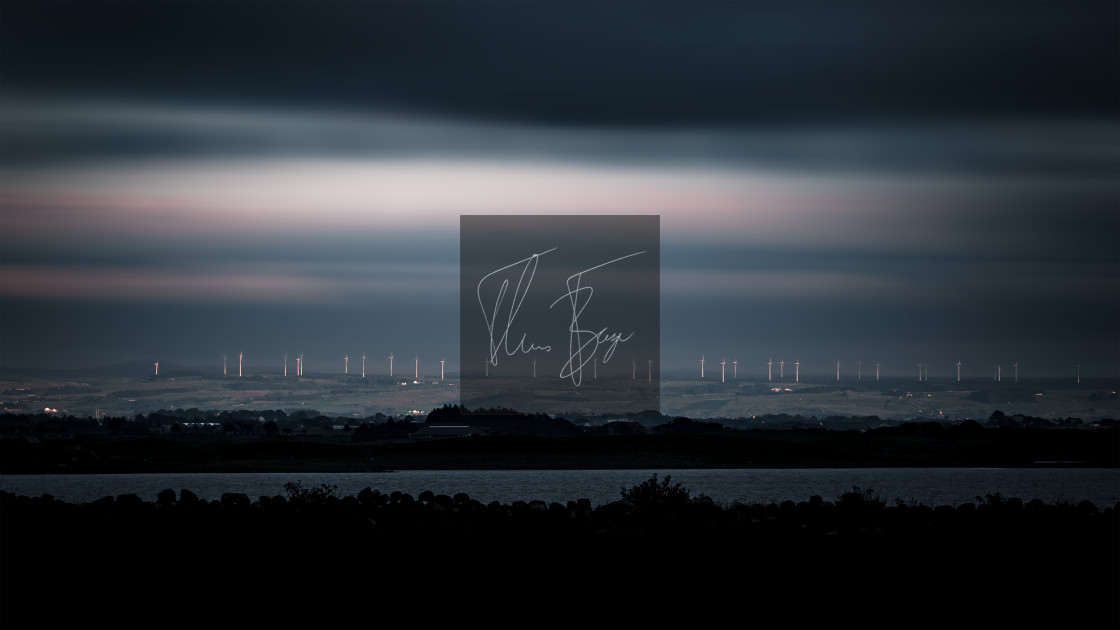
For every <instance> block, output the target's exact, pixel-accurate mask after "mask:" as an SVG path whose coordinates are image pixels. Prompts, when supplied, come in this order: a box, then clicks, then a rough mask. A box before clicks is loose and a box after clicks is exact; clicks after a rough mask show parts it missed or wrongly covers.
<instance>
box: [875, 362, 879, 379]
mask: <svg viewBox="0 0 1120 630" xmlns="http://www.w3.org/2000/svg"><path fill="white" fill-rule="evenodd" d="M875 380H879V364H878V363H876V364H875Z"/></svg>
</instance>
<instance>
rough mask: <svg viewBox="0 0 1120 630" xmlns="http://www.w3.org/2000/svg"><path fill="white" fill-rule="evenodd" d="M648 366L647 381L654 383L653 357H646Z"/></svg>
mask: <svg viewBox="0 0 1120 630" xmlns="http://www.w3.org/2000/svg"><path fill="white" fill-rule="evenodd" d="M646 367H647V368H648V369H649V373H648V374H646V382H647V383H652V382H653V359H646Z"/></svg>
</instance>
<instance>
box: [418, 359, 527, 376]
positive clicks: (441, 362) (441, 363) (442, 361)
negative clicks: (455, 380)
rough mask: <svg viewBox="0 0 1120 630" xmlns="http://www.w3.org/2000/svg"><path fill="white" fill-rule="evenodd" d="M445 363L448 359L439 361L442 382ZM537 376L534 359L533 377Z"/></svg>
mask: <svg viewBox="0 0 1120 630" xmlns="http://www.w3.org/2000/svg"><path fill="white" fill-rule="evenodd" d="M445 361H447V359H440V360H439V380H441V381H442V380H443V363H444V362H445ZM536 375H537V360H536V359H533V376H536Z"/></svg>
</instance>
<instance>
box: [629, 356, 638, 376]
mask: <svg viewBox="0 0 1120 630" xmlns="http://www.w3.org/2000/svg"><path fill="white" fill-rule="evenodd" d="M630 368H631V371H632V372H633V373H632V374H631V375H630V380H637V379H638V360H637V359H635V358H634V357H633V356H631V357H630Z"/></svg>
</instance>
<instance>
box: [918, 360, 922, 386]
mask: <svg viewBox="0 0 1120 630" xmlns="http://www.w3.org/2000/svg"><path fill="white" fill-rule="evenodd" d="M918 382H919V383H921V382H922V364H921V363H919V364H918Z"/></svg>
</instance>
